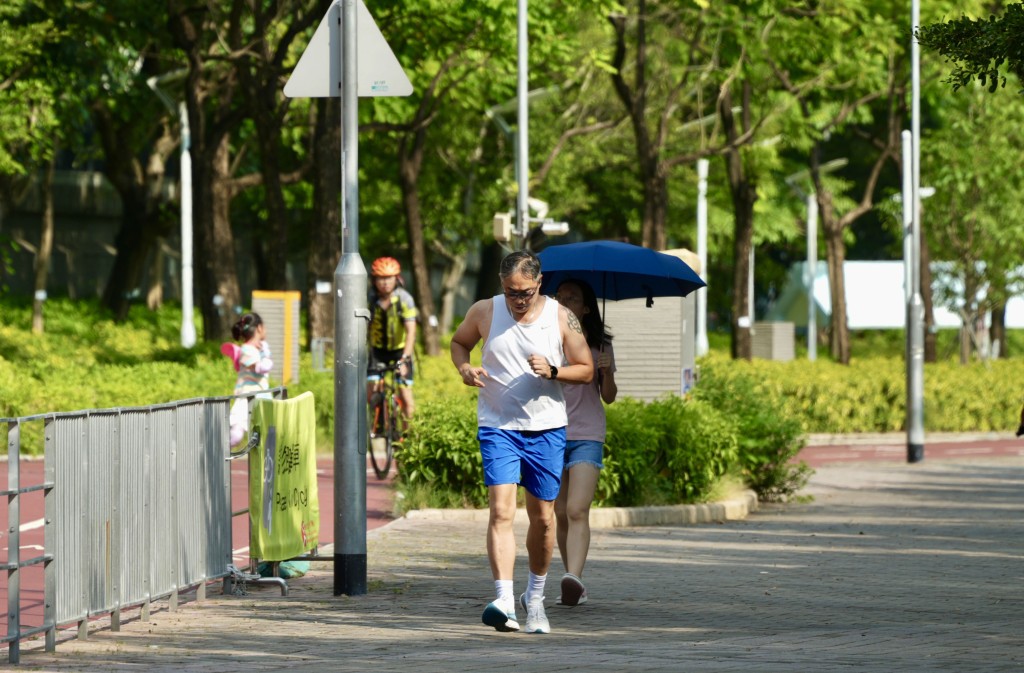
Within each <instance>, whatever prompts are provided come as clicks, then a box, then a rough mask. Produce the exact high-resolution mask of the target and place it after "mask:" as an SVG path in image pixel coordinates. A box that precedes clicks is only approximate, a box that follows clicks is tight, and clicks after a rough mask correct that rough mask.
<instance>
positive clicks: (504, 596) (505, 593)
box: [494, 580, 516, 610]
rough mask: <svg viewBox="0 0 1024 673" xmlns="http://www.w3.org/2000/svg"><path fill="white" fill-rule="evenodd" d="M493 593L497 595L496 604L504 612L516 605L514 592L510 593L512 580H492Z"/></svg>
mask: <svg viewBox="0 0 1024 673" xmlns="http://www.w3.org/2000/svg"><path fill="white" fill-rule="evenodd" d="M494 591H495V593H496V594H497V595H498V600H497V601H496V602H497V603H498V604H500V605H502V606H504V607H505V609H506V610H508V609H509V608H514V607H515V605H516V596H515V592H513V591H512V580H494Z"/></svg>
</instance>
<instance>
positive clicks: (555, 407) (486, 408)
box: [477, 294, 567, 430]
mask: <svg viewBox="0 0 1024 673" xmlns="http://www.w3.org/2000/svg"><path fill="white" fill-rule="evenodd" d="M542 300H543V301H544V308H543V309H541V313H540V316H539V317H538V318H537V319H536V320H534V321H533V322H532V323H530V324H528V325H524V324H521V323H517V322H516V321H515V320H514V319H513V318H512V314H511V312H510V311H509V309H508V304H506V303H505V297H504V295H500V294H499V295H497V296H496V297H494V298H493V299H492V300H491V301H492V302H493V304H492V306H491V309H492V310H491V330H490V332H489V333H488V335H487V341H486V342H484V346H483V358H482V361H481V364H482V365H483V368H484V371H486V372H487V378H486V379H484V387H483V388H481V389H480V398H479V401H478V403H477V416H478V418H479V423H480V427H482V428H500V429H502V430H551V429H553V428H561V427H564V426H565V425H566V423H567V421H566V414H565V396H564V395H563V394H562V384H561V383H559V382H557V381H550V380H548V379H543V378H541V377H540V376H538V375H537V374H534V373H533V370H532V369H531V368H530V363H529V362H527V360H526V358H527V357H529V356H530V355H531V354H533V353H537V354H540V355H543V356H544V357H546V358H547V359H548V362H550V363H552V364H554V365H555V366H556V367H558V366H561V365H562V364H564V363H565V355H564V353H563V351H562V330H561V329H560V328H559V325H558V302H556V301H554V300H553V299H551V298H550V297H542Z"/></svg>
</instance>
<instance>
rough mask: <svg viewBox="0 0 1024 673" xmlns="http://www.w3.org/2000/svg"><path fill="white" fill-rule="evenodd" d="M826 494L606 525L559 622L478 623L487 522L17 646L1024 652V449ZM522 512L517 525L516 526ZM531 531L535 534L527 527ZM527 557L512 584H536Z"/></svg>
mask: <svg viewBox="0 0 1024 673" xmlns="http://www.w3.org/2000/svg"><path fill="white" fill-rule="evenodd" d="M807 493H809V494H811V495H813V496H814V501H813V502H811V503H806V504H790V505H786V506H778V505H769V506H763V505H762V507H761V509H760V510H759V511H757V512H755V513H752V514H750V515H749V516H748V517H747V518H746V519H745V520H742V521H731V522H728V523H719V524H706V525H697V526H648V527H630V528H608V529H600V530H596V531H594V536H593V542H592V551H591V554H590V561H589V563H588V568H587V573H586V576H585V579H586V581H587V585H588V590H589V593H590V595H591V601H590V603H588V604H587V605H584V606H580V607H577V608H563V607H557V606H554V605H553V603H554V600H553V598H554V595H555V594H557V577H558V576H559V575H560V572H561V565H560V563H559V562H558V561H557V560H556V561H555V563H554V564H553V568H552V573H551V576H552V577H553V578H555V586H554V587H552V589H551V590H549V592H548V594H549V600H548V601H547V602H548V605H549V607H548V616H549V618H550V620H551V626H552V630H553V633H552V634H550V635H526V634H501V633H497V632H495V631H494V630H492V629H489V628H487V627H484V626H483V625H482V624H481V623H480V612H481V610H482V608H483V605H484V604H485V603H486V602H487V601H488V600H490V599H491V597H492V592H493V590H492V585H491V581H490V573H489V571H488V568H487V562H486V557H485V553H484V527H485V523H484V522H482V521H475V520H469V519H468V518H467V519H465V520H437V519H416V520H413V519H402V520H399V521H396V522H394V523H392V524H390V525H389V526H386V527H384V528H382V529H378V530H376V531H371V533H370V535H369V539H368V545H369V566H370V571H369V588H370V591H369V593H368V594H367V595H366V596H361V597H355V598H349V597H337V598H336V597H332V596H331V595H330V593H331V585H332V582H331V580H332V578H331V570H330V567H329V566H321V567H319V568H316V569H315V570H314V572H312V573H311V574H310V575H309V576H307V577H305V578H302V579H300V580H294V581H292V582H291V583H290V586H291V595H290V596H289V597H288V598H282V597H280V596H279V595H278V594H277V592H276V591H274V590H271V589H259V590H258V591H253V592H251V593H250V594H249V595H248V596H244V597H235V596H220V595H216V596H213V597H212V598H209V599H207V600H206V601H204V602H202V603H195V602H188V603H186V604H184V605H183V606H181V607H179V609H178V610H177V611H176V612H168V611H166V610H155V611H154V612H153V614H152V615H151V618H150V619H149V620H147V621H145V622H142V621H140V620H139V619H138V618H137V616H136V617H134V618H131V619H130V620H129V621H128V622H127V623H125V624H123V625H122V630H121V631H120V632H117V633H113V632H110V631H109V630H100V631H96V632H94V633H92V634H91V635H90V637H89V639H88V640H86V641H77V640H65V641H63V642H60V644H58V646H57V651H56V653H55V654H48V653H45V652H43V651H42V650H41V648H40V647H39V646H38V645H37V644H33V643H27V644H26V646H25V647H24V648H23V650H22V665H21V668H23V669H24V670H41V671H99V670H102V671H136V670H146V671H168V672H169V671H175V672H177V671H209V672H211V673H213V672H216V673H234V672H236V671H237V672H243V671H245V672H248V671H278V670H289V671H326V670H330V671H368V670H373V671H399V670H401V671H406V670H410V671H416V672H417V673H422V672H443V673H455V672H459V671H484V670H502V671H505V670H509V671H545V672H548V671H566V670H577V669H586V670H588V671H622V670H636V671H688V672H701V671H745V672H750V671H755V672H758V671H763V672H779V671H846V670H850V669H854V668H856V669H858V670H865V671H901V672H915V671H922V672H923V671H957V672H969V671H986V672H991V671H1011V670H1014V671H1015V670H1021V669H1022V668H1024V582H1022V580H1024V520H1022V517H1021V511H1022V505H1024V458H1022V457H1019V456H1011V457H1003V458H985V459H972V460H970V461H928V460H926V461H925V462H923V463H919V464H916V465H912V466H911V465H906V464H894V463H860V464H839V465H835V466H825V467H821V468H819V469H818V471H817V474H816V475H815V477H814V478H813V480H812V482H811V484H810V487H809V489H808V490H807ZM521 531H522V528H521V527H520V533H521ZM519 542H520V549H522V535H520V537H519ZM525 572H526V571H525V559H524V556H523V554H522V553H521V555H520V560H519V563H518V564H517V591H518V590H521V589H522V588H523V587H524V586H525V584H524V582H525V580H524V576H525Z"/></svg>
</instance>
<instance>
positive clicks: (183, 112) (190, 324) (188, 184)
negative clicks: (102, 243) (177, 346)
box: [146, 71, 196, 348]
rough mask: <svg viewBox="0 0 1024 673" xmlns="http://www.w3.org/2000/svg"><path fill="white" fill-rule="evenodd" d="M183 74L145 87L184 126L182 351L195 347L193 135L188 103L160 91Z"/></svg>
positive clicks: (157, 79) (152, 79) (149, 82)
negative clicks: (193, 296) (193, 301)
mask: <svg viewBox="0 0 1024 673" xmlns="http://www.w3.org/2000/svg"><path fill="white" fill-rule="evenodd" d="M183 75H184V71H177V72H173V73H169V74H168V75H164V76H163V77H150V78H149V79H147V80H146V84H147V85H149V88H150V89H152V90H153V93H155V94H156V95H157V97H158V98H159V99H160V100H161V101H162V102H163V104H164V105H166V106H167V109H168V110H170V111H171V114H177V115H178V119H179V120H180V123H181V161H180V164H181V165H180V169H179V171H180V176H181V177H180V180H179V183H180V185H181V345H182V347H183V348H192V347H193V346H195V345H196V325H195V319H194V317H193V315H192V314H193V308H192V273H193V272H192V152H191V150H192V133H191V131H190V128H189V124H188V109H187V108H186V107H185V103H179V104H178V105H175V104H174V101H172V100H171V98H170V96H168V95H167V94H166V93H165V92H164V91H163V90H162V89H161V88H160V84H162V83H163V82H165V81H167V80H169V79H180V78H181V77H182V76H183Z"/></svg>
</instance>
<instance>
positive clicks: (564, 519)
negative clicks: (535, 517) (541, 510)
mask: <svg viewBox="0 0 1024 673" xmlns="http://www.w3.org/2000/svg"><path fill="white" fill-rule="evenodd" d="M568 495H569V471H568V470H566V471H565V472H563V473H562V488H561V489H559V491H558V497H557V498H555V524H556V525H555V540H557V542H558V555H559V556H561V557H562V567H563V568H565V569H566V570H565V571H566V572H569V562H568V561H567V560H566V556H565V540H566V537H567V536H568V535H569V517H568V515H567V514H566V511H565V501H566V500H567V499H568Z"/></svg>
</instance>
